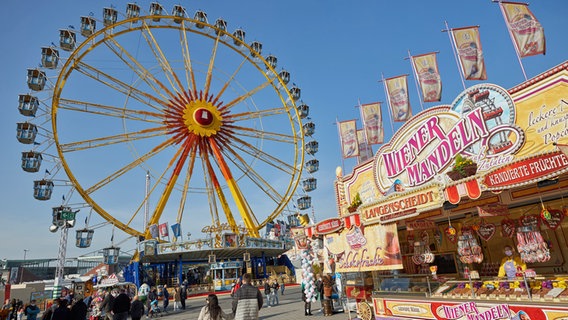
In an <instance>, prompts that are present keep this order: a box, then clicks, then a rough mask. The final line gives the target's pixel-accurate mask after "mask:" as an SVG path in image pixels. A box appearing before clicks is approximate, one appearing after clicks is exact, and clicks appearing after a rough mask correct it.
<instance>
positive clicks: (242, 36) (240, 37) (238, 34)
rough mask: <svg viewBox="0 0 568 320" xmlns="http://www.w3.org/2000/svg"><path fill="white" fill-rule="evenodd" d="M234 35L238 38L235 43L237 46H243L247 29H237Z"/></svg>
mask: <svg viewBox="0 0 568 320" xmlns="http://www.w3.org/2000/svg"><path fill="white" fill-rule="evenodd" d="M233 36H234V37H235V38H236V39H235V40H234V41H233V43H234V44H235V45H236V46H242V45H243V43H244V42H245V31H244V30H243V29H237V30H235V32H233Z"/></svg>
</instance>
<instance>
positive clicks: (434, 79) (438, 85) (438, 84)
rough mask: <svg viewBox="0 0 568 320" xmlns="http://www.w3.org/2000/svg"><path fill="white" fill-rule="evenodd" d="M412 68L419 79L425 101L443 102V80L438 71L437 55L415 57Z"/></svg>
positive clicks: (433, 53) (428, 54) (429, 54)
mask: <svg viewBox="0 0 568 320" xmlns="http://www.w3.org/2000/svg"><path fill="white" fill-rule="evenodd" d="M412 66H413V67H414V71H415V73H416V76H417V77H418V83H419V84H420V89H421V90H422V99H423V101H424V102H434V101H440V100H442V79H441V78H440V72H439V71H438V62H437V60H436V53H435V52H432V53H426V54H422V55H418V56H413V57H412Z"/></svg>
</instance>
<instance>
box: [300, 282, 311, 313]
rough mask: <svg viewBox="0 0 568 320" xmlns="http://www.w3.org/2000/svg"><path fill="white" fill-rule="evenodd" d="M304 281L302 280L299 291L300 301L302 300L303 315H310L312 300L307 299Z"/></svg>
mask: <svg viewBox="0 0 568 320" xmlns="http://www.w3.org/2000/svg"><path fill="white" fill-rule="evenodd" d="M305 288H306V287H305V285H304V282H303V281H302V286H301V292H302V301H304V316H311V315H312V302H311V301H309V300H308V297H307V296H306V293H305V292H304V289H305Z"/></svg>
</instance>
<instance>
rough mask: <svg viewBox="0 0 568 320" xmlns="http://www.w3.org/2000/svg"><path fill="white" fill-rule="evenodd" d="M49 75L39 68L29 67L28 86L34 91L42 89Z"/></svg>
mask: <svg viewBox="0 0 568 320" xmlns="http://www.w3.org/2000/svg"><path fill="white" fill-rule="evenodd" d="M46 82H47V76H46V75H45V72H43V71H41V70H39V69H28V87H29V88H30V89H32V90H34V91H41V90H43V88H44V87H45V83H46Z"/></svg>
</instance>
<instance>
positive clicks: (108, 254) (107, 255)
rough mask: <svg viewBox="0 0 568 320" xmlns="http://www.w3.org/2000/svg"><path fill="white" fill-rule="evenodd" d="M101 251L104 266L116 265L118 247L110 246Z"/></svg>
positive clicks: (118, 252)
mask: <svg viewBox="0 0 568 320" xmlns="http://www.w3.org/2000/svg"><path fill="white" fill-rule="evenodd" d="M102 251H103V263H104V264H108V265H114V264H117V263H118V256H119V255H120V248H119V247H115V246H111V247H108V248H104V249H103V250H102Z"/></svg>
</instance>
